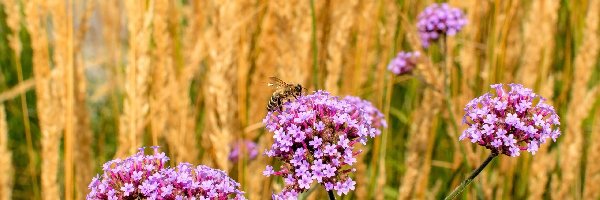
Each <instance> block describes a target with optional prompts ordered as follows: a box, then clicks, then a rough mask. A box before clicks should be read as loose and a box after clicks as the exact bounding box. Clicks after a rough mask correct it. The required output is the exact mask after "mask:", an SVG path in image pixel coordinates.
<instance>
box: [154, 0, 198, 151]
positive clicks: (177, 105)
mask: <svg viewBox="0 0 600 200" xmlns="http://www.w3.org/2000/svg"><path fill="white" fill-rule="evenodd" d="M154 3H155V9H156V10H155V15H154V16H155V17H154V19H153V20H154V27H153V38H154V42H155V44H156V48H155V49H154V56H155V60H154V63H155V66H154V67H153V71H152V77H153V80H152V85H151V98H150V110H151V113H152V114H151V116H150V118H151V124H152V137H153V143H155V144H157V143H158V141H157V140H158V138H160V137H164V138H165V139H166V141H167V143H168V144H169V148H170V149H171V150H172V153H173V154H174V160H175V161H176V162H193V161H195V160H196V156H197V153H198V151H197V148H196V145H195V141H196V139H195V138H194V128H193V127H192V128H190V126H189V124H190V123H192V125H193V116H192V115H190V112H189V111H188V110H190V108H189V105H190V102H189V96H188V92H187V90H184V89H183V88H186V87H184V86H185V85H184V84H188V82H187V80H185V78H180V76H178V74H177V73H176V67H175V65H174V59H173V58H174V55H173V36H172V35H171V33H170V32H169V29H168V28H169V13H170V12H172V9H173V5H172V3H170V2H169V1H165V0H157V1H155V2H154ZM163 134H164V135H163Z"/></svg>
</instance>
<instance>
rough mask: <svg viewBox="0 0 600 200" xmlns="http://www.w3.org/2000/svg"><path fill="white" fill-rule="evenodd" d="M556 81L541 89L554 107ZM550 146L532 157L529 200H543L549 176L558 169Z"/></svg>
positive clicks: (550, 81)
mask: <svg viewBox="0 0 600 200" xmlns="http://www.w3.org/2000/svg"><path fill="white" fill-rule="evenodd" d="M553 88H554V79H553V78H552V77H550V78H549V81H548V84H545V85H543V88H541V91H540V95H541V96H543V97H547V98H548V101H550V102H547V103H548V104H550V105H553V102H551V100H550V97H552V96H553V94H554V91H553ZM549 146H550V145H548V144H546V145H542V146H541V147H540V150H539V151H538V152H537V153H536V154H535V156H532V158H531V166H530V168H531V169H533V170H530V172H529V173H530V174H531V175H530V176H529V178H528V183H529V184H528V185H529V197H528V198H529V199H541V198H542V197H543V196H542V195H543V194H544V192H545V189H546V184H547V183H548V180H549V179H548V174H549V173H550V172H551V171H553V170H554V168H555V167H556V157H554V156H553V155H551V154H550V153H549V152H548V148H549Z"/></svg>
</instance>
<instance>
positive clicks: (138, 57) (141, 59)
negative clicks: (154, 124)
mask: <svg viewBox="0 0 600 200" xmlns="http://www.w3.org/2000/svg"><path fill="white" fill-rule="evenodd" d="M149 6H150V8H149ZM152 6H154V5H153V4H149V5H146V4H145V3H142V4H140V2H138V1H134V0H129V1H126V2H125V10H126V12H127V18H128V22H129V23H128V24H127V30H129V52H128V59H127V60H128V63H127V68H126V70H125V74H126V75H125V76H126V81H125V102H124V103H123V113H122V116H121V118H120V126H119V146H118V150H117V156H118V157H123V156H124V155H128V154H133V153H134V152H135V150H136V149H137V148H138V147H139V146H140V145H141V144H142V142H141V139H142V135H143V133H144V129H145V127H146V117H147V116H146V115H147V114H148V110H149V105H148V94H147V93H148V78H149V75H150V66H149V65H150V57H149V55H148V54H149V46H150V33H151V30H150V25H151V22H152V17H153V8H152Z"/></svg>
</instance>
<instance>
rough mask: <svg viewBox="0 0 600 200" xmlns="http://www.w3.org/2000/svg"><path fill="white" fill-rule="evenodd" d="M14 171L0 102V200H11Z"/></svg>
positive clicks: (6, 127)
mask: <svg viewBox="0 0 600 200" xmlns="http://www.w3.org/2000/svg"><path fill="white" fill-rule="evenodd" d="M13 173H14V169H13V166H12V155H11V152H10V149H9V148H8V124H7V123H6V113H5V109H4V103H2V102H0V174H2V176H1V177H0V200H9V199H11V196H12V189H13V176H14V174H13Z"/></svg>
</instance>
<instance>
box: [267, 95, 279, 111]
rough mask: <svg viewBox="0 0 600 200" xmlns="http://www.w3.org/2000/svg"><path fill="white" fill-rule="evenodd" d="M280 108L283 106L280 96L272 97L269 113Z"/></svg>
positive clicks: (268, 108)
mask: <svg viewBox="0 0 600 200" xmlns="http://www.w3.org/2000/svg"><path fill="white" fill-rule="evenodd" d="M279 106H281V98H279V95H277V94H274V95H273V96H271V100H269V104H267V111H269V112H271V111H274V110H275V109H277V108H278V107H279Z"/></svg>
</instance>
